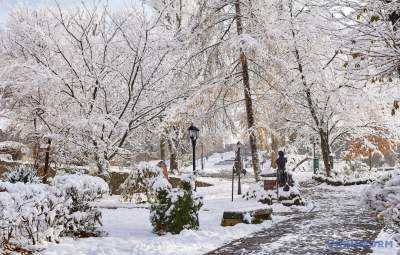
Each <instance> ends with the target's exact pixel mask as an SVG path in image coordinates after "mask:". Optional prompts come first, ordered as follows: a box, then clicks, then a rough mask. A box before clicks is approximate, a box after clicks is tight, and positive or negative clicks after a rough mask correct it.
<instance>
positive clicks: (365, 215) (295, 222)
mask: <svg viewBox="0 0 400 255" xmlns="http://www.w3.org/2000/svg"><path fill="white" fill-rule="evenodd" d="M301 186H302V188H301V192H302V196H303V199H305V200H306V202H307V203H312V204H313V205H314V207H313V209H311V211H309V212H295V213H291V214H290V215H289V217H290V218H289V219H288V220H286V221H283V222H280V223H277V224H276V225H274V226H273V227H271V228H268V229H266V230H263V231H260V232H257V233H254V234H253V235H251V236H249V237H245V238H241V239H238V240H235V241H233V242H231V243H229V244H227V245H225V246H223V247H220V248H219V249H217V250H214V251H212V252H210V253H208V254H209V255H214V254H224V255H225V254H226V255H228V254H265V255H269V254H271V255H272V254H274V255H278V254H279V255H281V254H288V255H306V254H307V255H308V254H309V255H314V254H315V255H325V254H326V255H336V254H337V255H339V254H368V253H371V249H369V248H364V249H362V248H358V249H343V248H341V249H339V248H334V247H331V248H328V246H327V245H326V242H329V241H330V240H368V241H370V240H372V241H373V240H374V239H375V238H376V236H377V235H378V233H379V232H380V230H381V229H382V227H383V226H382V225H381V224H380V223H378V222H377V221H376V217H375V214H374V213H373V212H372V211H371V210H369V209H367V208H365V207H364V206H363V205H362V204H361V191H362V189H363V187H362V186H350V187H329V186H326V185H319V184H318V183H316V182H314V181H308V182H305V183H302V185H301Z"/></svg>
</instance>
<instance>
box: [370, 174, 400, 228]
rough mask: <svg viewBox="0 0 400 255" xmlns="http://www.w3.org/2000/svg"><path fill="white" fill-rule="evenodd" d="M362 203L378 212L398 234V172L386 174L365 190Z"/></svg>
mask: <svg viewBox="0 0 400 255" xmlns="http://www.w3.org/2000/svg"><path fill="white" fill-rule="evenodd" d="M363 201H364V203H365V204H367V205H368V206H369V207H371V208H373V209H374V210H376V211H378V212H380V214H379V217H381V218H384V219H385V221H386V223H387V224H388V225H396V228H397V229H398V230H399V231H398V232H399V233H400V170H397V171H394V172H392V173H388V174H386V175H384V176H382V177H381V178H379V179H377V180H376V181H375V182H373V183H372V184H371V185H370V186H369V187H367V188H366V189H365V193H364V199H363Z"/></svg>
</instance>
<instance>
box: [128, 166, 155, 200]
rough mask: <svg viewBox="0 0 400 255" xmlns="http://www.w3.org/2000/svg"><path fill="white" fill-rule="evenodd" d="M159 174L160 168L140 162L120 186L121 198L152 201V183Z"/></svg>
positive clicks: (153, 195) (153, 196) (153, 197)
mask: <svg viewBox="0 0 400 255" xmlns="http://www.w3.org/2000/svg"><path fill="white" fill-rule="evenodd" d="M159 174H160V170H159V169H158V168H157V167H156V166H154V165H150V164H148V163H142V164H139V165H137V166H135V167H134V168H133V169H132V171H131V172H130V173H129V176H128V178H126V180H125V181H124V182H123V183H122V184H121V186H120V190H121V191H122V192H121V199H122V200H123V201H124V202H135V203H142V202H152V201H154V199H155V193H154V191H153V190H152V184H153V182H154V179H155V178H156V177H157V176H158V175H159Z"/></svg>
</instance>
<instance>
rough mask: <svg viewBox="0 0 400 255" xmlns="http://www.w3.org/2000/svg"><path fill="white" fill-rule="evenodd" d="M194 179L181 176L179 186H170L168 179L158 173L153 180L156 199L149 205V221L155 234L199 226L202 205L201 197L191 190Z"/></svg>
mask: <svg viewBox="0 0 400 255" xmlns="http://www.w3.org/2000/svg"><path fill="white" fill-rule="evenodd" d="M193 184H194V179H193V178H192V177H190V176H182V177H181V186H180V187H179V188H171V185H170V184H169V183H168V181H167V180H166V179H165V178H164V177H163V176H162V175H159V176H158V177H157V178H156V179H155V181H154V182H153V190H155V191H156V201H155V202H154V203H153V204H152V205H151V207H150V221H151V224H152V225H153V228H154V232H155V233H157V234H163V233H166V232H168V233H172V234H179V233H180V232H181V231H182V230H184V229H197V228H198V227H199V216H198V213H199V210H200V208H201V207H202V205H203V200H202V198H201V197H199V196H197V195H196V193H195V192H193V191H192V186H193Z"/></svg>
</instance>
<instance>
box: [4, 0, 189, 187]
mask: <svg viewBox="0 0 400 255" xmlns="http://www.w3.org/2000/svg"><path fill="white" fill-rule="evenodd" d="M143 8H145V7H138V6H137V5H132V6H131V7H129V8H127V9H125V10H124V11H120V12H112V11H111V10H110V8H109V6H108V5H107V4H105V3H103V2H99V3H97V4H95V5H85V4H84V3H82V4H81V5H80V6H79V8H77V9H75V10H65V9H61V8H60V7H59V6H58V8H55V9H53V8H43V9H37V10H29V9H25V8H20V9H16V10H14V11H13V12H12V14H11V18H10V21H9V23H8V25H7V38H8V39H7V42H6V44H5V47H6V52H7V54H8V56H9V58H10V59H11V60H10V61H11V63H12V64H14V67H15V68H14V69H13V71H12V74H10V75H14V78H13V79H10V80H9V82H8V83H7V85H8V86H9V87H10V88H12V89H13V93H15V94H16V95H15V96H14V95H13V97H12V100H10V105H13V106H14V105H15V104H14V102H15V100H16V99H20V100H18V102H21V103H22V104H23V105H22V106H21V107H17V108H18V109H17V110H15V112H14V114H13V115H14V120H15V121H16V123H19V125H20V129H25V132H27V130H28V131H32V130H33V129H34V128H36V130H35V129H34V130H35V132H39V133H42V134H43V132H45V133H47V137H51V139H54V140H56V141H55V142H54V143H55V146H57V148H58V149H59V150H61V151H63V155H64V156H65V157H68V155H71V156H72V157H73V158H72V159H74V157H75V156H77V155H79V156H80V157H86V160H91V161H94V162H96V165H97V168H98V170H99V173H100V175H102V176H103V177H104V178H105V179H109V174H108V162H109V161H110V160H111V159H113V158H114V157H116V156H118V155H121V154H122V155H123V154H127V153H131V152H132V151H135V150H137V151H139V150H140V148H136V147H135V145H136V144H138V143H139V142H138V141H140V139H141V138H143V136H144V135H143V134H144V133H146V132H148V129H149V127H153V126H154V123H155V121H156V120H158V118H159V116H160V115H162V113H163V112H164V111H165V109H167V108H168V107H169V106H170V105H171V104H172V103H173V102H175V101H176V100H177V99H178V98H180V97H181V96H182V95H184V94H185V91H186V88H181V87H178V85H180V84H177V85H175V84H174V83H173V82H172V79H173V77H174V69H175V68H176V67H177V65H178V63H179V61H180V57H179V52H178V51H177V50H176V44H175V37H174V34H172V33H171V32H169V31H168V30H167V29H165V27H164V26H163V24H161V22H160V19H159V15H156V14H148V13H146V12H145V11H144V10H143ZM17 63H18V64H17ZM21 63H23V64H22V65H21ZM25 74H26V75H25ZM20 75H21V76H22V78H20V77H19V76H20ZM10 81H13V82H10ZM15 81H17V82H15ZM3 84H4V82H3ZM27 88H28V89H27ZM33 105H34V107H33ZM12 110H14V109H12ZM32 111H33V112H32ZM19 113H23V114H22V115H21V114H19ZM21 116H23V117H21ZM39 123H40V124H39ZM38 125H40V126H43V129H44V131H40V129H39V128H37V127H38ZM49 139H50V138H49ZM127 149H130V150H127ZM69 160H71V158H69Z"/></svg>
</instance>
